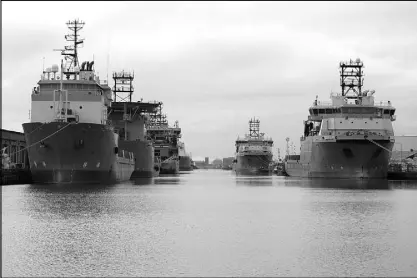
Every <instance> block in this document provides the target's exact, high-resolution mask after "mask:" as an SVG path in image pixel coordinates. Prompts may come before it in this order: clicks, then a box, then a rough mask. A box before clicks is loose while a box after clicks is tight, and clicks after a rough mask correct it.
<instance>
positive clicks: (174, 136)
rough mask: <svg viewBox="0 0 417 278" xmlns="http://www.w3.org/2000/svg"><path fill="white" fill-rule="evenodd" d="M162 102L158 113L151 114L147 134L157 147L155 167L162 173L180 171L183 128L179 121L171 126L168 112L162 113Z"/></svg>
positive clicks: (176, 172)
mask: <svg viewBox="0 0 417 278" xmlns="http://www.w3.org/2000/svg"><path fill="white" fill-rule="evenodd" d="M162 105H163V104H162V103H161V102H159V103H158V109H157V112H156V113H153V114H151V115H150V121H149V123H148V125H147V127H146V134H147V137H148V139H149V140H151V141H152V142H153V146H154V148H155V167H156V168H159V170H160V174H178V173H179V146H178V140H179V139H180V138H181V128H180V127H179V125H178V121H176V122H175V124H174V126H169V124H168V120H167V116H166V114H163V113H162Z"/></svg>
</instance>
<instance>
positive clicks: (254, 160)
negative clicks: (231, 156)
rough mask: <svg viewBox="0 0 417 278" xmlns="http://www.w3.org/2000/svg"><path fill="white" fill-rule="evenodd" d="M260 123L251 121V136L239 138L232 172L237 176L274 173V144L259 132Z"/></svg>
mask: <svg viewBox="0 0 417 278" xmlns="http://www.w3.org/2000/svg"><path fill="white" fill-rule="evenodd" d="M259 125H260V121H259V120H258V119H255V118H253V119H250V121H249V134H246V135H245V137H243V138H240V137H238V138H237V140H236V143H235V146H236V155H235V160H234V163H233V165H232V170H234V171H235V172H236V174H243V175H246V174H270V173H272V170H273V169H272V168H271V165H272V162H273V161H272V146H273V145H274V142H273V140H272V139H271V138H268V137H266V136H265V133H260V132H259Z"/></svg>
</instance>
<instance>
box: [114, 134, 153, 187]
mask: <svg viewBox="0 0 417 278" xmlns="http://www.w3.org/2000/svg"><path fill="white" fill-rule="evenodd" d="M119 147H120V148H123V149H125V150H128V151H129V152H133V154H134V156H135V169H134V171H133V173H132V176H131V179H137V178H151V177H154V176H155V170H154V147H153V146H152V143H151V142H149V141H141V140H135V141H125V140H120V141H119Z"/></svg>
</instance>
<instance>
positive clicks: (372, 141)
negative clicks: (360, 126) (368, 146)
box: [365, 137, 392, 153]
mask: <svg viewBox="0 0 417 278" xmlns="http://www.w3.org/2000/svg"><path fill="white" fill-rule="evenodd" d="M365 139H366V140H368V141H369V142H371V143H374V144H375V145H377V146H378V147H380V148H382V149H384V150H386V151H387V152H389V153H392V151H390V150H388V149H387V148H385V147H384V146H382V145H380V144H378V143H377V142H375V141H374V140H372V139H369V138H368V137H365Z"/></svg>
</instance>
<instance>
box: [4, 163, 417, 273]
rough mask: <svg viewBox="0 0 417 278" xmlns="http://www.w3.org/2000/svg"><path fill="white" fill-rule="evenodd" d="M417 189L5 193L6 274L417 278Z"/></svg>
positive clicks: (193, 184) (123, 187) (227, 180)
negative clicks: (372, 277) (377, 277)
mask: <svg viewBox="0 0 417 278" xmlns="http://www.w3.org/2000/svg"><path fill="white" fill-rule="evenodd" d="M416 258H417V182H387V181H385V182H384V181H378V182H375V183H373V184H367V183H366V182H362V183H361V182H356V183H355V182H352V181H349V182H341V181H326V182H324V181H320V180H313V181H311V180H297V179H291V178H283V177H278V176H270V177H236V176H234V175H233V174H232V173H231V172H229V171H221V170H199V171H194V172H192V173H189V174H182V175H180V176H178V177H159V178H155V179H154V180H141V181H137V182H132V183H130V182H129V183H125V184H119V185H114V186H98V187H97V186H95V187H84V188H80V187H66V186H49V187H47V186H36V185H15V186H4V187H2V275H3V276H19V277H22V276H43V277H45V276H49V277H51V276H52V277H53V276H118V277H120V276H125V277H126V276H232V275H233V276H402V277H404V276H417V259H416Z"/></svg>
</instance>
